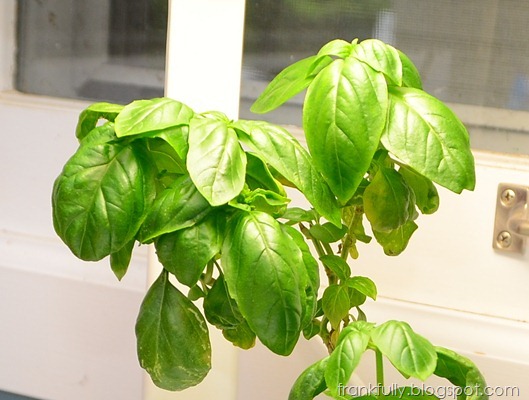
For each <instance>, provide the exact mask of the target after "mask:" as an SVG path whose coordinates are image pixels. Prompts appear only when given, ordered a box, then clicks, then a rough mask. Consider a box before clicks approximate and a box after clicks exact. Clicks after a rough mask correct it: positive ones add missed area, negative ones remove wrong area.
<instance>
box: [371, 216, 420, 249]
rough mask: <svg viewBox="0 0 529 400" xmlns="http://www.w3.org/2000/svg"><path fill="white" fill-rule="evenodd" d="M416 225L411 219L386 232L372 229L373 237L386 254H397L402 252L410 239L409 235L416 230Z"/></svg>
mask: <svg viewBox="0 0 529 400" xmlns="http://www.w3.org/2000/svg"><path fill="white" fill-rule="evenodd" d="M417 228H418V226H417V224H416V223H415V222H413V221H408V222H406V223H405V224H404V225H401V226H399V227H398V228H397V229H393V230H391V231H388V232H382V231H373V234H374V235H375V239H376V240H377V242H378V243H379V244H380V245H381V246H382V248H383V249H384V254H386V255H387V256H398V255H399V254H400V253H402V252H403V251H404V250H405V249H406V247H407V246H408V243H409V241H410V238H411V236H412V235H413V233H414V232H415V231H416V230H417Z"/></svg>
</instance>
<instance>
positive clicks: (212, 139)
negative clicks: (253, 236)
mask: <svg viewBox="0 0 529 400" xmlns="http://www.w3.org/2000/svg"><path fill="white" fill-rule="evenodd" d="M186 164H187V169H188V171H189V175H190V176H191V179H192V181H193V182H194V184H195V186H196V187H197V189H198V191H199V192H200V193H201V194H202V196H204V198H206V199H207V200H208V202H209V203H210V204H211V205H212V206H220V205H223V204H226V203H227V202H229V201H230V200H232V199H233V198H234V197H236V196H238V195H239V193H240V192H241V191H242V189H243V187H244V181H245V173H246V153H245V152H244V151H243V149H242V148H241V146H240V144H239V140H238V138H237V135H236V134H235V131H234V130H233V129H232V128H228V126H227V125H226V123H225V122H224V121H217V120H213V119H206V118H194V119H192V120H191V123H190V125H189V151H188V153H187V162H186Z"/></svg>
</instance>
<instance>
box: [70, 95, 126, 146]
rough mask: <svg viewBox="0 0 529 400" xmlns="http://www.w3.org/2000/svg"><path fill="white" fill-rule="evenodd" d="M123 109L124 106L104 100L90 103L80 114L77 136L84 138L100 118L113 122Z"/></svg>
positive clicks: (76, 129)
mask: <svg viewBox="0 0 529 400" xmlns="http://www.w3.org/2000/svg"><path fill="white" fill-rule="evenodd" d="M121 110H123V106H122V105H119V104H111V103H104V102H102V103H95V104H92V105H90V106H89V107H87V108H86V109H84V110H83V111H82V112H81V114H79V121H78V122H77V127H76V128H75V136H76V137H77V139H79V140H83V139H84V138H85V136H86V135H88V133H90V132H91V131H92V130H93V129H94V128H95V127H96V126H97V123H98V121H99V119H101V118H103V119H106V120H107V121H110V122H113V121H114V120H115V118H116V116H117V115H118V114H119V113H120V112H121Z"/></svg>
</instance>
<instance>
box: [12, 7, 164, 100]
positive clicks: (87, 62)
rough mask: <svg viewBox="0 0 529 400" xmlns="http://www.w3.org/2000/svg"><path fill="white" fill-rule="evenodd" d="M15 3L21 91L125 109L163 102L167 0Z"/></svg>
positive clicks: (19, 86) (18, 71) (17, 81)
mask: <svg viewBox="0 0 529 400" xmlns="http://www.w3.org/2000/svg"><path fill="white" fill-rule="evenodd" d="M18 4H19V5H18V7H19V9H18V69H17V76H16V87H17V89H18V90H19V91H22V92H26V93H35V94H42V95H48V96H56V97H66V98H75V99H87V100H107V101H116V102H123V103H125V102H129V101H131V100H133V99H137V98H145V97H156V96H162V95H163V87H164V80H165V75H164V66H165V43H166V32H167V4H168V1H167V0H134V1H129V0H91V1H80V0H75V1H72V0H46V1H42V0H25V1H19V2H18Z"/></svg>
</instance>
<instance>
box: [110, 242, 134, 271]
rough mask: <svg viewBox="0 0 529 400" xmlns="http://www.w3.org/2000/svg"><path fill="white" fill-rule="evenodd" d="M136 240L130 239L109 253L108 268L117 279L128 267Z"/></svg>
mask: <svg viewBox="0 0 529 400" xmlns="http://www.w3.org/2000/svg"><path fill="white" fill-rule="evenodd" d="M134 243H136V241H135V240H134V239H132V240H131V241H130V242H129V243H127V244H126V245H125V246H123V247H122V248H121V249H119V250H118V251H116V252H114V253H110V268H111V269H112V272H114V275H116V278H118V281H120V280H121V279H122V278H123V277H124V276H125V274H126V273H127V270H128V268H129V264H130V259H131V257H132V250H133V249H134Z"/></svg>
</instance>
